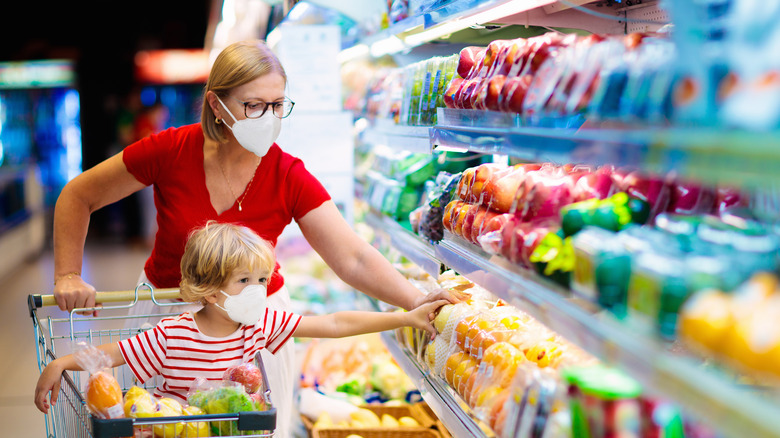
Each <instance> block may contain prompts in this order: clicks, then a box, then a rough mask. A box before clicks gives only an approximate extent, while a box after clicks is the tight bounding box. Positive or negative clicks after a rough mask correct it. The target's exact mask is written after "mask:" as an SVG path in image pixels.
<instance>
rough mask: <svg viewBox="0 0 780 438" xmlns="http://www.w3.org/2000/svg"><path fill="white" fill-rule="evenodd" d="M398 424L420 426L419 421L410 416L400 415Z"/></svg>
mask: <svg viewBox="0 0 780 438" xmlns="http://www.w3.org/2000/svg"><path fill="white" fill-rule="evenodd" d="M398 425H399V426H401V427H420V423H418V422H417V420H415V419H414V418H412V417H407V416H404V417H401V418H399V419H398Z"/></svg>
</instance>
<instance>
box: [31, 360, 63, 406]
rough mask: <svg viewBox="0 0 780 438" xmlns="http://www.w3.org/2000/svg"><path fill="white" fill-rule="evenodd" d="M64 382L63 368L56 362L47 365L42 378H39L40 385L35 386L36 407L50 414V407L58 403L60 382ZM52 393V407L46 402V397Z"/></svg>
mask: <svg viewBox="0 0 780 438" xmlns="http://www.w3.org/2000/svg"><path fill="white" fill-rule="evenodd" d="M61 380H62V368H61V367H60V366H59V363H58V362H57V361H56V360H55V361H53V362H52V363H50V364H48V365H46V368H44V369H43V372H42V373H41V376H40V377H39V378H38V384H37V385H35V406H37V407H38V409H39V410H40V411H41V412H43V413H44V414H48V413H49V407H50V406H54V404H55V403H57V395H59V393H60V381H61ZM50 391H51V405H50V404H49V401H47V400H46V396H47V395H48V394H49V392H50Z"/></svg>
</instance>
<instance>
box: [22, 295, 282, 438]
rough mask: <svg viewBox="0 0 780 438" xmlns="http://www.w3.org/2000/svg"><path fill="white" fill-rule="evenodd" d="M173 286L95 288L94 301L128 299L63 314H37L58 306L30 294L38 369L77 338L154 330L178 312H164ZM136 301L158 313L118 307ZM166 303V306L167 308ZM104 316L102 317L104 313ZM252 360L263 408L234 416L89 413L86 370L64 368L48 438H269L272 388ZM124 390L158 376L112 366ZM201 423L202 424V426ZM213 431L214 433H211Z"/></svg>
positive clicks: (105, 339) (48, 419)
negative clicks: (134, 312)
mask: <svg viewBox="0 0 780 438" xmlns="http://www.w3.org/2000/svg"><path fill="white" fill-rule="evenodd" d="M178 297H179V293H178V290H177V289H159V290H154V289H153V288H152V287H151V286H150V285H148V284H141V285H139V286H138V287H136V288H135V290H131V291H118V292H98V293H97V295H96V302H97V303H98V304H104V303H110V302H129V304H127V305H118V306H111V307H100V308H91V309H74V310H73V311H71V312H70V315H69V316H68V317H67V318H52V317H51V316H42V317H39V315H38V310H39V309H41V308H43V307H46V306H54V305H56V303H55V301H54V296H53V295H38V294H34V295H29V297H28V306H29V309H30V317H31V318H32V321H33V330H34V332H35V345H36V353H37V355H38V368H39V371H43V369H44V368H45V367H46V365H47V364H49V363H50V362H51V361H52V360H54V359H55V358H56V357H58V354H62V355H65V354H68V353H70V352H71V348H72V346H73V345H74V343H75V342H79V341H84V342H87V343H90V344H92V345H101V344H106V343H111V342H118V341H120V340H123V339H127V338H130V337H132V336H135V335H136V334H138V333H141V332H143V331H145V330H148V329H151V328H154V324H153V323H152V324H150V323H149V321H154V322H155V323H156V321H158V320H159V319H160V318H162V317H167V316H171V315H176V314H177V313H176V312H174V313H170V312H169V313H164V310H171V309H170V307H171V306H174V305H181V304H182V303H181V302H177V301H173V302H171V300H172V299H175V298H178ZM139 300H151V301H152V302H153V303H154V304H155V305H156V308H157V310H158V311H160V312H161V313H152V314H148V313H147V314H144V315H128V314H127V312H126V311H125V312H122V309H130V308H132V307H133V306H135V305H136V304H137V303H138V302H139ZM166 307H168V309H165V308H166ZM96 309H98V310H100V313H101V316H97V317H79V316H78V313H79V312H83V311H85V310H86V311H93V310H96ZM102 315H106V316H102ZM254 364H255V365H256V366H257V367H258V369H259V370H260V371H261V374H262V380H263V388H264V392H263V394H262V397H263V398H264V402H265V406H266V407H267V408H266V410H263V411H250V412H238V413H232V414H204V415H185V416H175V417H145V418H118V419H108V420H106V419H100V418H97V417H95V416H93V415H91V414H90V412H89V410H88V409H87V404H86V401H85V396H84V392H83V388H84V384H85V383H86V381H87V379H88V377H89V375H88V373H87V372H86V371H76V372H71V371H66V372H64V373H63V374H62V381H61V382H60V383H61V384H60V393H59V396H58V399H57V403H56V404H55V405H53V406H51V408H50V409H49V413H48V414H46V415H45V416H44V417H45V420H44V421H45V423H46V432H47V437H50V438H58V437H63V438H65V437H66V438H74V437H94V438H118V437H143V438H147V437H148V438H152V437H154V438H184V437H206V436H233V437H270V436H273V435H274V429H275V428H276V409H275V408H274V407H273V405H272V403H271V391H270V390H269V389H268V388H269V386H268V379H267V375H266V371H265V367H264V366H263V361H262V359H261V357H260V353H259V352H258V353H257V354H256V355H255V359H254ZM111 372H112V373H113V375H114V377H115V378H116V380H117V382H118V383H119V386H120V387H121V389H122V393H123V394H124V393H125V392H126V391H127V390H128V389H130V388H131V387H133V386H139V387H143V388H145V389H153V388H154V387H155V386H157V383H158V381H159V380H158V379H159V377H157V378H155V379H151V380H150V381H148V382H146V384H141V383H140V382H138V381H137V380H136V379H135V377H134V375H133V374H132V372H131V371H130V369H129V367H128V366H127V365H122V366H121V367H116V368H113V369H112V370H111ZM204 426H205V427H204ZM213 432H217V433H218V435H217V434H214V435H212V433H213Z"/></svg>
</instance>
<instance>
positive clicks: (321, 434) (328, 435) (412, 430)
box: [312, 427, 442, 438]
mask: <svg viewBox="0 0 780 438" xmlns="http://www.w3.org/2000/svg"><path fill="white" fill-rule="evenodd" d="M349 435H360V436H362V437H363V438H416V437H417V438H442V436H441V434H440V433H439V432H438V431H436V430H435V429H426V428H423V427H399V428H392V429H391V428H387V429H373V428H371V429H369V428H362V429H352V428H341V429H336V428H334V429H320V428H314V429H312V437H313V438H346V437H348V436H349Z"/></svg>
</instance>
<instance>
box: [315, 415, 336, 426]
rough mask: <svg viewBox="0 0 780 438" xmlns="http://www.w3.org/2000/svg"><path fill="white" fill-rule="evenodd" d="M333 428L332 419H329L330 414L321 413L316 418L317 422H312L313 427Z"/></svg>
mask: <svg viewBox="0 0 780 438" xmlns="http://www.w3.org/2000/svg"><path fill="white" fill-rule="evenodd" d="M331 426H333V419H332V418H330V414H328V413H327V412H323V413H321V414H320V416H319V417H317V421H315V422H314V427H317V428H324V427H331Z"/></svg>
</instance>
